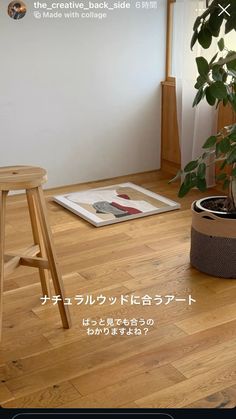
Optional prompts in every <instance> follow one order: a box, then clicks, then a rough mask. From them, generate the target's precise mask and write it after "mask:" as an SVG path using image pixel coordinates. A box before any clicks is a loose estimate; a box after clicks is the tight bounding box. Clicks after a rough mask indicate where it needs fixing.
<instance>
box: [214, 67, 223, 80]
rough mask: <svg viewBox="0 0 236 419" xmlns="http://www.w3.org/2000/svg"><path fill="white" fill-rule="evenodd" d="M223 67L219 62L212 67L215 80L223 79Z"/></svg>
mask: <svg viewBox="0 0 236 419" xmlns="http://www.w3.org/2000/svg"><path fill="white" fill-rule="evenodd" d="M220 69H221V67H220V66H219V65H218V64H215V65H214V66H213V67H212V78H213V80H215V81H222V74H221V72H220Z"/></svg>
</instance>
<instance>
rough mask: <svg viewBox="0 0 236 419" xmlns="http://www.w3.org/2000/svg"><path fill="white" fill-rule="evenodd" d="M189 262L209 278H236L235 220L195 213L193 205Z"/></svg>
mask: <svg viewBox="0 0 236 419" xmlns="http://www.w3.org/2000/svg"><path fill="white" fill-rule="evenodd" d="M190 262H191V264H192V266H193V267H194V268H196V269H198V270H199V271H201V272H204V273H207V274H209V275H212V276H217V277H221V278H236V219H232V218H231V219H230V218H222V217H220V216H218V215H216V214H215V213H213V212H210V211H204V210H203V211H201V212H197V211H196V209H195V202H194V203H193V204H192V229H191V251H190Z"/></svg>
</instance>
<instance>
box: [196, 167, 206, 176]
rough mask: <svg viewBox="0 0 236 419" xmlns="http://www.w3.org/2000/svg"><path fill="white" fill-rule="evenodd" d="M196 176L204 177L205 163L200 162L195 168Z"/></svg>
mask: <svg viewBox="0 0 236 419" xmlns="http://www.w3.org/2000/svg"><path fill="white" fill-rule="evenodd" d="M197 177H198V178H199V179H205V177H206V164H205V163H200V164H199V166H198V169H197Z"/></svg>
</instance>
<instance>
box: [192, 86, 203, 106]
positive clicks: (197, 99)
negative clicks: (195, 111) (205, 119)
mask: <svg viewBox="0 0 236 419" xmlns="http://www.w3.org/2000/svg"><path fill="white" fill-rule="evenodd" d="M203 97H204V90H203V88H202V87H201V88H200V89H199V90H198V92H197V94H196V96H195V99H194V101H193V107H194V106H197V105H198V104H199V102H201V100H202V99H203Z"/></svg>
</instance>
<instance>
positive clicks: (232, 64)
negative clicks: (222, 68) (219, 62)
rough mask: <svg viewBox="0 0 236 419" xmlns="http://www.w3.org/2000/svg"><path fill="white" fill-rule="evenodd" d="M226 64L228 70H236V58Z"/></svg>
mask: <svg viewBox="0 0 236 419" xmlns="http://www.w3.org/2000/svg"><path fill="white" fill-rule="evenodd" d="M226 65H227V68H228V70H231V71H236V59H234V60H232V61H229V62H228V63H227V64H226Z"/></svg>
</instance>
